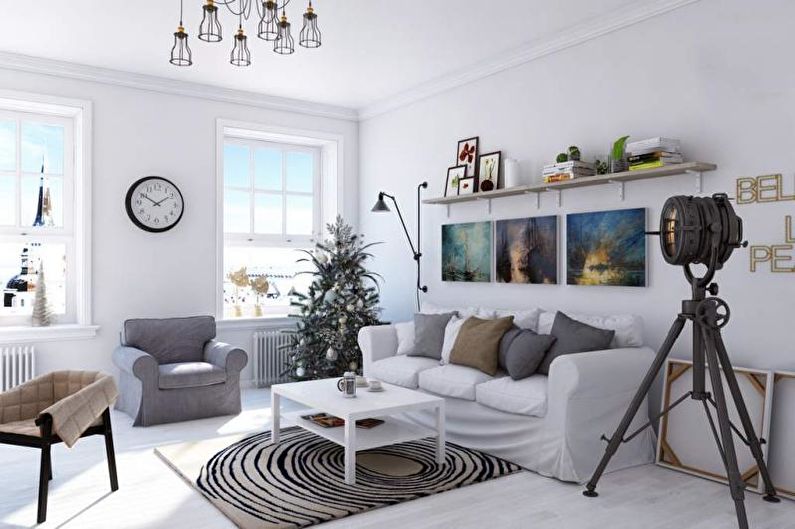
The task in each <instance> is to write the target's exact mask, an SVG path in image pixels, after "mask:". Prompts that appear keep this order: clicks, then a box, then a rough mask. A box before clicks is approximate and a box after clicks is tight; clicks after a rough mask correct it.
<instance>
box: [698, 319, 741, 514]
mask: <svg viewBox="0 0 795 529" xmlns="http://www.w3.org/2000/svg"><path fill="white" fill-rule="evenodd" d="M701 330H702V332H703V334H704V348H705V352H706V356H707V362H709V370H708V371H709V378H710V380H711V382H712V392H713V394H714V395H715V403H716V404H717V408H718V427H719V428H720V438H721V444H722V447H723V455H724V456H725V458H724V462H725V464H726V474H727V475H728V477H729V491H730V493H731V497H732V499H733V500H734V508H735V510H736V511H737V524H738V526H739V528H740V529H748V517H747V515H746V513H745V492H744V491H745V483H744V482H743V480H742V477H740V470H739V468H738V467H737V453H736V452H735V450H734V438H733V437H732V430H731V425H730V424H729V410H728V408H727V407H726V395H725V394H724V393H723V379H722V378H721V374H720V373H721V370H720V363H719V362H718V354H717V352H716V351H715V342H714V338H713V336H714V333H712V332H711V331H710V330H708V329H707V328H704V327H702V329H701Z"/></svg>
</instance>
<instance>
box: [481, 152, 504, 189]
mask: <svg viewBox="0 0 795 529" xmlns="http://www.w3.org/2000/svg"><path fill="white" fill-rule="evenodd" d="M501 156H502V153H501V152H500V151H495V152H490V153H488V154H481V155H480V156H478V178H479V181H480V190H481V191H493V190H495V189H497V188H498V187H499V183H500V157H501Z"/></svg>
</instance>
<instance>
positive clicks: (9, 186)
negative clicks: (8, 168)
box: [0, 176, 17, 226]
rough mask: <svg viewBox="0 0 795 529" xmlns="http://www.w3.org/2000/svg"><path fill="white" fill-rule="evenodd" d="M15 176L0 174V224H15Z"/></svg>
mask: <svg viewBox="0 0 795 529" xmlns="http://www.w3.org/2000/svg"><path fill="white" fill-rule="evenodd" d="M15 180H16V178H15V177H13V176H0V226H14V225H16V213H17V212H16V186H15V185H14V182H15Z"/></svg>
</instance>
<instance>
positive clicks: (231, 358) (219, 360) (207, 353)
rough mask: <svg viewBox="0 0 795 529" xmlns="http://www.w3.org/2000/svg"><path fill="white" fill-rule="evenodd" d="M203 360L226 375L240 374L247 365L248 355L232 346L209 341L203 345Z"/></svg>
mask: <svg viewBox="0 0 795 529" xmlns="http://www.w3.org/2000/svg"><path fill="white" fill-rule="evenodd" d="M204 360H205V362H208V363H210V364H213V365H214V366H218V367H220V368H222V369H224V370H226V372H227V373H240V372H241V371H243V368H244V367H246V364H248V353H246V352H245V351H244V350H243V349H240V348H239V347H235V346H234V345H230V344H228V343H224V342H219V341H216V340H210V341H209V342H207V343H206V344H205V345H204Z"/></svg>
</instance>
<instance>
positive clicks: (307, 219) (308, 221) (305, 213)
mask: <svg viewBox="0 0 795 529" xmlns="http://www.w3.org/2000/svg"><path fill="white" fill-rule="evenodd" d="M313 215H314V212H313V211H312V197H306V196H291V195H287V233H289V234H291V235H312V220H313Z"/></svg>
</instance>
